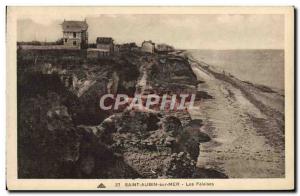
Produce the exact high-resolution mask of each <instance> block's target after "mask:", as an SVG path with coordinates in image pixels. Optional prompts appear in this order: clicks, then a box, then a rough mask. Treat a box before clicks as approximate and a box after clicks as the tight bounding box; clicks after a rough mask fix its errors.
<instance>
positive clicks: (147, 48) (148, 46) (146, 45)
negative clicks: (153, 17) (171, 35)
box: [141, 40, 155, 53]
mask: <svg viewBox="0 0 300 196" xmlns="http://www.w3.org/2000/svg"><path fill="white" fill-rule="evenodd" d="M154 49H155V43H153V42H152V41H151V40H150V41H143V43H142V48H141V50H142V51H143V52H148V53H154Z"/></svg>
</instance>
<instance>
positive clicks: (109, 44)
mask: <svg viewBox="0 0 300 196" xmlns="http://www.w3.org/2000/svg"><path fill="white" fill-rule="evenodd" d="M96 44H97V49H98V50H101V51H102V52H103V54H104V55H111V54H112V53H113V52H114V40H113V39H112V38H111V37H97V40H96Z"/></svg>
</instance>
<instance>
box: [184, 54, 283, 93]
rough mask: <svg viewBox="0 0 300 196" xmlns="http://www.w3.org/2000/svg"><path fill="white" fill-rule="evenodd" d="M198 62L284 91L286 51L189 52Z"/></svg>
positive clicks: (245, 79) (242, 78)
mask: <svg viewBox="0 0 300 196" xmlns="http://www.w3.org/2000/svg"><path fill="white" fill-rule="evenodd" d="M189 53H190V54H191V55H192V56H193V57H194V58H195V59H197V60H199V61H203V62H205V63H207V64H210V65H213V66H216V67H218V68H221V69H223V70H224V71H226V72H229V73H231V74H232V75H234V76H235V77H236V78H239V79H240V80H243V81H249V82H252V83H255V84H261V85H265V86H269V87H271V88H273V89H278V90H284V50H269V49H268V50H198V49H197V50H196V49H194V50H189Z"/></svg>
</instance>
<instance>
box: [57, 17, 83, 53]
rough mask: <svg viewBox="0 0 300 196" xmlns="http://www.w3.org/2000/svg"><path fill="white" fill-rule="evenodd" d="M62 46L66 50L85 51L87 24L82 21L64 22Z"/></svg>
mask: <svg viewBox="0 0 300 196" xmlns="http://www.w3.org/2000/svg"><path fill="white" fill-rule="evenodd" d="M62 29H63V44H64V46H65V47H67V48H78V49H85V48H87V47H88V32H87V29H88V24H87V22H86V21H85V20H84V21H66V20H64V22H63V23H62Z"/></svg>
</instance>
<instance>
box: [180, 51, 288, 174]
mask: <svg viewBox="0 0 300 196" xmlns="http://www.w3.org/2000/svg"><path fill="white" fill-rule="evenodd" d="M185 56H186V57H188V60H189V62H190V65H191V68H192V69H193V71H194V73H195V74H196V75H197V78H198V80H201V81H203V83H201V84H199V85H198V90H204V91H206V92H207V93H208V94H210V95H212V96H213V97H214V99H212V100H204V101H202V102H200V103H199V106H200V108H201V109H200V110H199V111H189V113H190V115H191V117H192V119H203V121H204V126H203V127H202V128H201V131H203V132H204V133H206V134H208V135H209V136H210V137H211V138H212V140H211V141H210V142H207V143H204V144H200V155H199V158H198V166H199V167H204V168H212V169H215V170H217V171H219V172H223V173H225V174H226V175H228V177H229V178H243V177H247V178H261V177H270V176H272V177H282V176H284V149H285V148H284V113H283V110H284V97H282V96H281V95H280V94H279V93H277V92H274V91H270V90H269V89H262V88H257V86H255V85H254V84H252V83H247V82H244V81H241V80H239V79H237V78H235V77H234V76H232V75H231V74H230V73H227V72H225V71H223V72H222V71H221V72H220V71H218V70H215V69H214V66H211V65H208V64H206V63H204V62H201V61H198V60H196V59H194V58H193V57H192V56H191V55H190V54H185ZM255 143H257V145H255Z"/></svg>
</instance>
